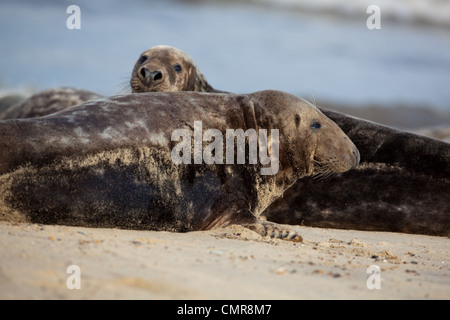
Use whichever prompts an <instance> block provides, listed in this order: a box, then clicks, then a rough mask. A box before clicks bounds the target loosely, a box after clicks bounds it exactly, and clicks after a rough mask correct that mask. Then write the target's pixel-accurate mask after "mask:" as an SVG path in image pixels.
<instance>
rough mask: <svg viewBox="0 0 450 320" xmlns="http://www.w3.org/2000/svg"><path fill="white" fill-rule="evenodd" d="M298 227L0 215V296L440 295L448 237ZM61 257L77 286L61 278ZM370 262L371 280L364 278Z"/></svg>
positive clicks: (446, 293)
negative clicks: (190, 227)
mask: <svg viewBox="0 0 450 320" xmlns="http://www.w3.org/2000/svg"><path fill="white" fill-rule="evenodd" d="M298 228H299V230H300V232H301V234H302V236H303V238H304V243H302V244H299V243H291V242H286V241H282V240H271V239H266V238H261V237H260V236H258V235H257V234H256V233H254V232H252V231H250V230H248V229H245V228H242V227H240V226H232V227H228V228H226V229H217V230H211V231H206V232H190V233H170V232H155V231H134V230H120V229H95V228H81V227H67V226H51V225H37V224H13V223H9V222H0V256H1V260H0V298H1V299H449V298H450V240H449V238H446V237H431V236H424V235H411V234H400V233H388V232H364V231H353V230H334V229H319V228H310V227H298ZM70 265H77V266H79V268H80V283H81V288H80V289H73V290H69V289H68V288H67V284H66V282H67V279H68V278H69V277H70V276H72V274H68V273H66V269H67V268H68V266H70ZM371 265H376V266H378V267H379V268H380V270H381V288H380V289H369V288H368V287H367V280H368V278H369V277H370V276H372V278H373V277H375V275H374V274H368V273H367V268H368V267H369V266H371ZM371 283H375V282H371Z"/></svg>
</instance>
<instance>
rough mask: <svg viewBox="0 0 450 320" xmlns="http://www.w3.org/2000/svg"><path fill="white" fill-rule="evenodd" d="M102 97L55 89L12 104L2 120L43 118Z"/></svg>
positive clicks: (84, 92)
mask: <svg viewBox="0 0 450 320" xmlns="http://www.w3.org/2000/svg"><path fill="white" fill-rule="evenodd" d="M101 98H103V97H102V96H100V95H98V94H96V93H94V92H91V91H87V90H80V89H75V88H54V89H48V90H44V91H42V92H39V93H36V94H34V95H32V96H31V97H29V98H28V99H26V100H25V101H23V102H21V103H19V104H11V105H10V106H9V107H8V108H7V109H6V110H4V111H3V112H2V113H0V120H6V119H25V118H34V117H41V116H46V115H49V114H52V113H54V112H57V111H60V110H64V109H66V108H69V107H72V106H76V105H78V104H82V103H84V102H87V101H91V100H97V99H101Z"/></svg>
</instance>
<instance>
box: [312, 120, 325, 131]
mask: <svg viewBox="0 0 450 320" xmlns="http://www.w3.org/2000/svg"><path fill="white" fill-rule="evenodd" d="M310 128H311V129H313V130H316V129H320V128H322V125H321V124H320V122H319V121H313V122H312V123H311V126H310Z"/></svg>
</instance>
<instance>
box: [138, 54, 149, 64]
mask: <svg viewBox="0 0 450 320" xmlns="http://www.w3.org/2000/svg"><path fill="white" fill-rule="evenodd" d="M145 61H147V56H142V57H140V58H139V61H138V63H139V64H143V63H144V62H145Z"/></svg>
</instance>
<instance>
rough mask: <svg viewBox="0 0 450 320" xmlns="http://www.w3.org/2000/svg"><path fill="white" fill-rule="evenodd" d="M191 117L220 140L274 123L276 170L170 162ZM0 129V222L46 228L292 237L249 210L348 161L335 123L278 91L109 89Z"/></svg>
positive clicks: (349, 153)
mask: <svg viewBox="0 0 450 320" xmlns="http://www.w3.org/2000/svg"><path fill="white" fill-rule="evenodd" d="M124 106H126V108H124ZM196 121H201V122H202V128H203V133H205V134H206V132H207V131H206V130H207V129H208V130H209V129H215V130H216V132H218V133H222V134H223V136H225V135H226V134H227V131H226V130H227V129H235V130H237V129H242V130H243V131H247V132H248V131H249V130H250V129H253V130H258V132H259V135H261V130H262V129H266V130H272V132H270V135H271V136H272V137H273V136H274V135H275V133H274V132H275V131H274V130H279V131H278V132H279V141H278V143H276V144H273V145H271V147H270V148H271V153H272V155H273V154H276V153H274V152H275V149H276V148H275V147H276V146H278V147H279V153H278V157H277V159H276V160H277V164H278V166H277V170H276V174H273V175H271V174H266V175H263V174H261V172H262V171H261V170H262V167H263V166H262V165H261V163H260V162H257V163H256V164H250V163H249V160H248V159H247V161H246V162H244V164H235V163H234V164H230V163H229V162H226V163H225V164H217V163H216V164H215V163H212V164H206V163H199V164H185V163H180V164H175V163H174V161H173V155H172V152H173V150H174V148H175V146H177V145H178V144H177V143H178V140H177V139H175V140H177V141H175V140H174V139H173V135H172V134H173V132H174V130H179V129H184V130H187V131H188V132H190V133H191V134H193V135H195V122H196ZM0 135H1V136H2V137H3V139H2V140H1V141H0V175H1V176H0V208H1V218H2V219H3V220H15V221H29V222H36V223H47V224H65V225H79V226H93V227H121V228H133V229H152V230H170V231H192V230H206V229H211V228H216V227H223V226H227V225H230V224H241V225H245V226H247V227H249V228H250V229H252V230H255V231H257V232H258V233H260V234H261V235H269V236H271V237H280V238H285V239H288V240H294V241H300V240H301V237H300V236H299V235H297V234H296V233H295V231H291V230H289V229H285V228H284V227H282V226H278V225H276V224H274V223H271V222H264V221H262V220H259V218H258V217H259V215H260V214H261V213H262V212H263V211H264V210H265V208H266V207H267V206H268V205H270V203H272V202H273V201H274V200H275V199H276V198H278V197H279V196H280V195H282V194H283V192H284V191H285V190H286V189H287V188H289V187H290V186H291V185H292V184H293V183H294V182H295V181H296V180H297V179H299V178H301V177H303V176H309V175H318V174H321V173H327V172H344V171H347V170H349V169H351V168H353V167H354V166H355V165H356V164H357V163H358V161H359V154H358V151H357V149H356V148H355V146H354V145H353V143H352V142H351V141H350V140H349V139H348V137H347V136H346V135H345V134H344V133H343V132H342V131H341V129H339V127H338V126H337V125H336V124H335V123H333V122H332V121H331V120H329V119H328V118H327V117H325V116H324V115H323V114H322V113H321V112H320V111H319V110H318V109H316V108H315V107H314V106H312V105H310V104H308V103H306V102H305V101H303V100H301V99H299V98H297V97H295V96H292V95H289V94H287V93H282V92H279V91H261V92H257V93H253V94H248V95H233V94H205V93H197V92H175V93H143V94H130V95H125V96H116V97H112V98H110V99H104V100H98V101H93V102H89V103H85V104H83V105H79V106H76V107H73V108H70V109H66V110H63V111H61V112H58V113H55V114H52V115H49V116H46V117H41V118H33V119H14V120H5V121H1V122H0ZM216 139H217V138H214V141H215V140H216ZM249 139H250V138H249ZM172 140H174V141H172ZM233 140H234V139H233ZM189 141H190V139H189ZM194 143H195V142H194ZM205 143H206V142H205ZM205 143H204V145H203V147H204V148H205V149H204V150H206V148H207V146H205ZM224 145H225V144H224ZM259 147H260V146H259ZM194 150H195V146H194ZM218 150H219V149H217V150H216V149H215V150H214V153H216V152H218ZM203 152H205V151H203ZM211 153H213V152H212V151H211ZM224 154H225V153H224Z"/></svg>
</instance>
